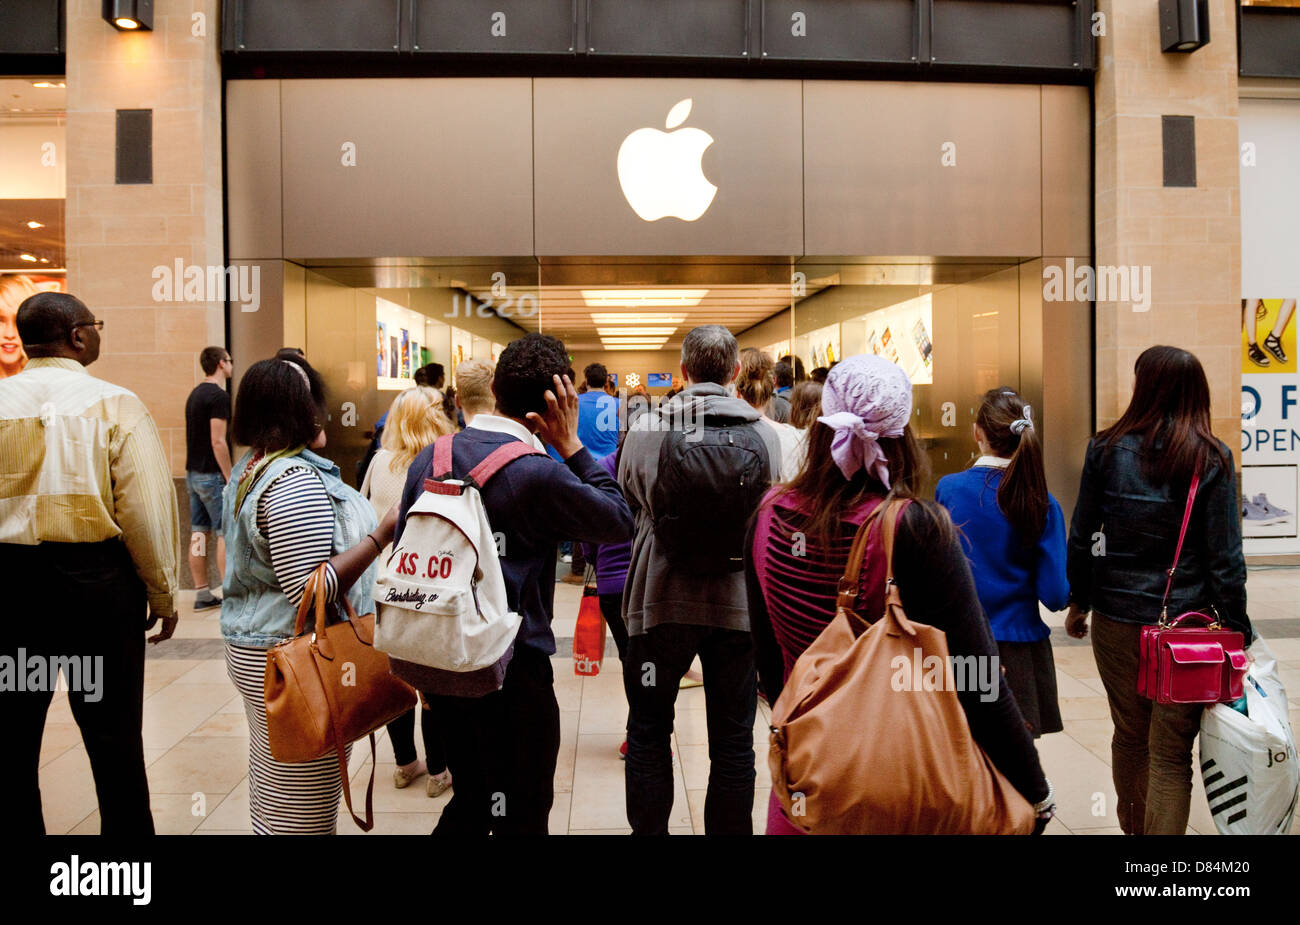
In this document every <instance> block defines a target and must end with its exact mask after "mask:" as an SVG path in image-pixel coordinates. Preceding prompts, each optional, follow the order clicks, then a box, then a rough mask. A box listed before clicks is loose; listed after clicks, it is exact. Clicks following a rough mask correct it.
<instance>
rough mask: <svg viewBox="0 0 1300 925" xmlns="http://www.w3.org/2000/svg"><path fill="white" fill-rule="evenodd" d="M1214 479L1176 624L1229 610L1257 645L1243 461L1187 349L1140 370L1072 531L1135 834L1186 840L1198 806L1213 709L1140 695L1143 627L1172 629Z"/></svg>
mask: <svg viewBox="0 0 1300 925" xmlns="http://www.w3.org/2000/svg"><path fill="white" fill-rule="evenodd" d="M1194 473H1200V477H1201V481H1200V486H1199V487H1198V488H1197V491H1196V499H1195V503H1194V505H1193V507H1192V515H1191V520H1190V521H1189V523H1188V526H1187V539H1186V542H1185V544H1184V546H1183V550H1182V556H1181V557H1180V559H1179V561H1178V568H1177V571H1176V572H1175V574H1174V579H1173V586H1172V588H1171V591H1170V595H1169V604H1168V611H1169V615H1170V616H1171V617H1174V616H1177V615H1178V614H1182V613H1186V612H1187V611H1189V610H1197V611H1201V612H1203V613H1207V614H1208V613H1211V612H1215V613H1217V614H1218V616H1219V619H1220V620H1221V621H1222V622H1223V623H1224V624H1226V625H1227V626H1229V627H1231V628H1233V629H1238V630H1241V631H1242V633H1243V635H1244V637H1245V640H1244V641H1245V642H1246V644H1247V645H1249V644H1250V642H1251V639H1252V632H1251V627H1250V618H1249V617H1248V616H1247V615H1246V560H1245V558H1244V557H1243V555H1242V551H1241V507H1240V504H1239V502H1240V498H1241V496H1240V494H1239V493H1238V490H1237V479H1236V473H1235V472H1234V467H1233V461H1232V454H1231V453H1229V452H1228V447H1227V446H1226V445H1224V443H1223V441H1221V440H1219V439H1217V438H1216V437H1215V436H1214V433H1213V431H1211V429H1210V387H1209V383H1208V382H1207V381H1206V379H1205V370H1204V369H1203V368H1202V367H1201V362H1200V361H1199V360H1198V359H1196V357H1195V356H1193V355H1192V354H1190V353H1188V352H1187V351H1186V350H1180V349H1178V348H1177V347H1150V348H1148V349H1146V350H1144V351H1143V352H1142V355H1141V356H1139V357H1138V359H1137V367H1136V369H1135V379H1134V382H1133V398H1132V400H1131V401H1130V402H1129V406H1128V409H1127V410H1125V412H1124V414H1123V416H1122V417H1121V418H1120V419H1119V420H1118V421H1116V422H1115V423H1114V424H1113V425H1111V426H1110V427H1108V428H1107V429H1106V430H1103V431H1102V432H1101V433H1099V434H1097V436H1095V437H1093V438H1092V441H1091V442H1090V443H1089V444H1088V452H1087V455H1086V456H1085V457H1084V461H1083V478H1082V481H1081V483H1080V486H1079V501H1078V503H1077V504H1076V505H1075V508H1074V519H1073V521H1072V523H1071V524H1070V544H1069V551H1068V555H1067V561H1066V572H1067V574H1068V575H1069V579H1070V612H1069V614H1068V615H1067V616H1066V620H1065V630H1066V632H1067V633H1069V634H1070V635H1071V636H1074V637H1075V638H1077V639H1082V638H1083V637H1084V636H1086V635H1087V634H1088V612H1089V611H1091V612H1092V653H1093V656H1094V657H1095V658H1096V660H1097V671H1098V673H1099V674H1100V675H1101V682H1102V684H1103V685H1104V686H1105V688H1106V698H1107V700H1108V701H1109V702H1110V715H1111V719H1112V720H1113V721H1114V724H1115V733H1114V737H1113V738H1112V739H1111V746H1110V748H1111V773H1112V775H1113V776H1114V779H1115V792H1116V794H1117V795H1118V799H1119V802H1118V804H1117V806H1116V811H1117V812H1118V815H1119V824H1120V828H1122V829H1123V830H1124V833H1125V834H1126V835H1142V834H1146V835H1182V834H1184V833H1185V832H1186V831H1187V817H1188V814H1189V811H1190V806H1191V796H1192V743H1193V742H1194V741H1195V740H1196V734H1197V733H1198V732H1200V729H1201V710H1202V704H1199V703H1189V704H1173V703H1171V704H1163V703H1153V702H1152V701H1150V700H1147V699H1145V698H1144V697H1142V696H1140V695H1139V694H1138V693H1137V677H1138V644H1139V638H1140V636H1141V633H1142V627H1143V626H1144V625H1149V624H1153V623H1155V622H1157V621H1158V620H1159V619H1160V611H1161V600H1162V598H1163V597H1164V591H1165V584H1166V582H1167V580H1168V578H1169V573H1168V569H1169V568H1170V566H1172V565H1173V564H1174V550H1175V547H1176V546H1177V543H1178V533H1179V529H1180V527H1181V526H1182V522H1183V511H1184V509H1185V508H1186V504H1187V494H1188V489H1189V487H1190V485H1191V481H1192V475H1193V474H1194Z"/></svg>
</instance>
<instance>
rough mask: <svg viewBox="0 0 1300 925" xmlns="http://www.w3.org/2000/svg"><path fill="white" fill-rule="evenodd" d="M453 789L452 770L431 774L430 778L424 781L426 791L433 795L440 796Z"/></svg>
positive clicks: (427, 793)
mask: <svg viewBox="0 0 1300 925" xmlns="http://www.w3.org/2000/svg"><path fill="white" fill-rule="evenodd" d="M450 789H451V771H443V772H442V773H441V774H430V775H429V779H428V780H427V781H425V782H424V792H425V794H426V795H428V796H431V797H440V796H442V795H443V794H444V793H446V792H447V791H448V790H450Z"/></svg>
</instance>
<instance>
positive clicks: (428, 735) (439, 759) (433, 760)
mask: <svg viewBox="0 0 1300 925" xmlns="http://www.w3.org/2000/svg"><path fill="white" fill-rule="evenodd" d="M429 706H430V709H427V710H426V709H423V708H422V707H421V706H420V705H419V704H416V705H415V706H414V707H413V708H411V709H410V710H407V711H406V712H405V713H403V714H402V715H401V716H399V717H397V719H395V720H393V721H392V722H391V723H389V724H388V740H389V741H390V742H392V743H393V758H394V759H396V761H397V764H398V767H400V766H402V765H404V764H410V763H411V762H412V761H415V760H416V759H417V758H419V755H418V754H416V751H415V718H416V716H419V718H420V738H421V739H423V740H424V763H425V765H426V766H427V767H428V769H429V773H430V774H441V773H442V772H443V771H445V770H447V757H446V753H445V752H444V750H443V747H442V730H441V728H440V727H439V725H438V717H437V716H436V715H435V713H434V712H433V709H432V707H433V705H432V704H430V705H429Z"/></svg>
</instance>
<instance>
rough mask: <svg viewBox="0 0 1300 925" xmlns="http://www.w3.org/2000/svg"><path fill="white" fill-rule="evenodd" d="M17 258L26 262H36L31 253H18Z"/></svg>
mask: <svg viewBox="0 0 1300 925" xmlns="http://www.w3.org/2000/svg"><path fill="white" fill-rule="evenodd" d="M18 259H19V260H26V261H27V262H28V263H35V262H36V258H35V257H33V256H32V255H31V254H19V255H18Z"/></svg>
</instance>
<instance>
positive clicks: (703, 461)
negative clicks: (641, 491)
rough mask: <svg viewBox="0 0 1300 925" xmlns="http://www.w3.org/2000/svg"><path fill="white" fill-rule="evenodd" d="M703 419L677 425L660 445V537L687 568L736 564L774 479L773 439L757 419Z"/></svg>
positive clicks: (703, 571)
mask: <svg viewBox="0 0 1300 925" xmlns="http://www.w3.org/2000/svg"><path fill="white" fill-rule="evenodd" d="M702 424H703V426H702V427H701V426H696V427H694V428H689V429H688V428H683V427H672V428H671V429H670V430H669V431H668V433H667V434H666V435H665V436H664V441H663V444H662V445H661V446H660V448H659V473H658V477H657V478H656V480H655V485H654V490H653V491H652V492H651V498H650V504H651V510H652V511H653V512H654V533H655V541H656V544H657V548H658V549H659V551H660V552H662V553H663V554H664V557H665V558H666V559H667V560H668V562H669V563H670V564H671V565H672V566H673V567H674V568H679V569H681V570H682V571H684V572H688V573H691V574H698V575H717V574H724V573H727V572H738V571H740V570H741V569H742V568H744V563H745V558H744V556H745V550H744V546H745V530H746V527H747V526H748V523H749V519H750V517H752V516H753V514H754V512H755V511H756V510H758V506H759V503H760V502H761V501H762V500H763V495H764V493H766V491H767V489H768V485H769V483H770V482H771V466H770V462H769V458H768V451H767V444H766V443H765V442H764V441H763V435H762V433H761V432H760V431H759V426H760V425H759V424H758V423H757V422H750V421H743V420H740V419H738V418H731V417H713V416H706V417H705V418H704V419H703V421H702Z"/></svg>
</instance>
